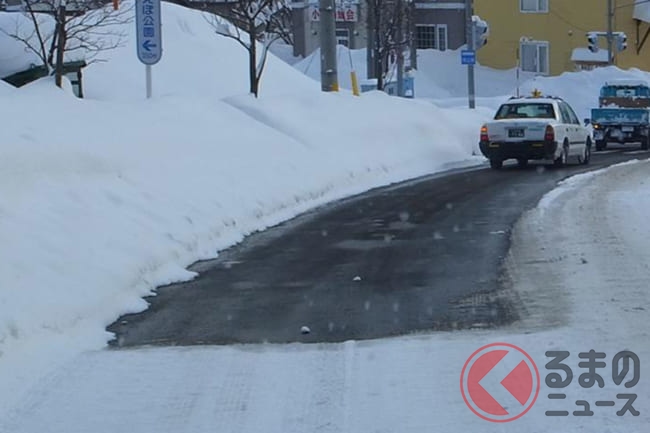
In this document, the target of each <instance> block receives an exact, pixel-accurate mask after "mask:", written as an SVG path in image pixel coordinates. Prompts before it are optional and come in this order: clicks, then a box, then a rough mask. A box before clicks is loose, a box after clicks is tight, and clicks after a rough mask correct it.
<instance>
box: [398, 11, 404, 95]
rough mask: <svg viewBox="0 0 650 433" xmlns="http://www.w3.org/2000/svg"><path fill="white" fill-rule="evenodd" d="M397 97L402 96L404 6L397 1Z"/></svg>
mask: <svg viewBox="0 0 650 433" xmlns="http://www.w3.org/2000/svg"><path fill="white" fill-rule="evenodd" d="M396 7H397V14H398V15H397V35H396V39H397V96H404V28H403V26H404V4H403V3H402V0H397V5H396Z"/></svg>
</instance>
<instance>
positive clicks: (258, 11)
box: [206, 0, 292, 97]
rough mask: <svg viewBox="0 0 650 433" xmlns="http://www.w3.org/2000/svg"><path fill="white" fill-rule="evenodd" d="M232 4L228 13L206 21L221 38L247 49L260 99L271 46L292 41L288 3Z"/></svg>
mask: <svg viewBox="0 0 650 433" xmlns="http://www.w3.org/2000/svg"><path fill="white" fill-rule="evenodd" d="M229 4H230V5H231V6H230V8H229V9H228V10H227V12H225V13H221V14H220V15H221V16H216V15H211V16H210V17H209V18H208V17H206V21H207V22H208V23H209V24H210V25H211V26H212V27H213V28H214V30H215V32H216V33H217V34H219V35H222V36H225V37H227V38H230V39H234V40H236V41H237V42H239V44H240V45H241V46H242V47H244V48H245V49H246V51H247V52H248V61H249V65H248V71H249V81H250V92H251V93H253V94H254V95H255V96H256V97H257V96H258V94H259V82H260V79H261V77H262V74H263V72H264V67H265V65H266V61H267V57H268V50H269V48H270V46H271V44H273V43H274V42H275V41H277V40H279V39H283V40H285V41H291V39H292V38H291V37H290V36H289V35H290V34H291V30H290V28H291V10H290V9H289V5H288V0H237V1H235V2H232V3H229ZM240 28H241V30H240ZM246 39H247V40H246ZM258 46H259V49H260V50H261V51H260V53H259V56H258Z"/></svg>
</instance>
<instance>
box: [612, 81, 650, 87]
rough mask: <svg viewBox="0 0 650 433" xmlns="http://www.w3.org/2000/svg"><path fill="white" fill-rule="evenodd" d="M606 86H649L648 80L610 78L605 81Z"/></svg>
mask: <svg viewBox="0 0 650 433" xmlns="http://www.w3.org/2000/svg"><path fill="white" fill-rule="evenodd" d="M605 85H606V86H629V87H638V86H646V87H647V86H648V82H647V81H643V80H622V79H621V80H609V81H607V82H606V83H605Z"/></svg>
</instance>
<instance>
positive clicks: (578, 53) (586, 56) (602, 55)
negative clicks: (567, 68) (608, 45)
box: [571, 48, 607, 63]
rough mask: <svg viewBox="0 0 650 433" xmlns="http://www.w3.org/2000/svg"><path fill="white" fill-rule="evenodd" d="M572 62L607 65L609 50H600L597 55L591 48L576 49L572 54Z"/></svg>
mask: <svg viewBox="0 0 650 433" xmlns="http://www.w3.org/2000/svg"><path fill="white" fill-rule="evenodd" d="M571 61H572V62H590V63H596V62H598V63H607V50H598V51H596V52H595V53H592V52H591V51H589V48H574V49H573V53H571Z"/></svg>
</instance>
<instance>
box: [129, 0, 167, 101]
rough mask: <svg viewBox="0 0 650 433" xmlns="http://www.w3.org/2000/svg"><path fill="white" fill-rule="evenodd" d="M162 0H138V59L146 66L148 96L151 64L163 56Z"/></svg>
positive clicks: (136, 7)
mask: <svg viewBox="0 0 650 433" xmlns="http://www.w3.org/2000/svg"><path fill="white" fill-rule="evenodd" d="M160 21H161V20H160V0H136V2H135V26H136V35H137V36H136V45H137V52H138V59H139V60H140V62H142V63H143V64H144V65H145V66H146V82H147V83H146V86H147V87H146V90H147V98H151V93H152V91H151V88H152V85H151V65H155V64H156V63H158V62H159V61H160V58H161V57H162V33H161V25H160Z"/></svg>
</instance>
